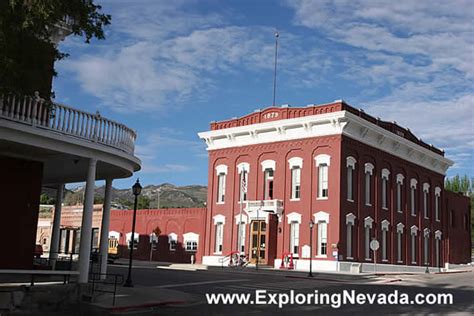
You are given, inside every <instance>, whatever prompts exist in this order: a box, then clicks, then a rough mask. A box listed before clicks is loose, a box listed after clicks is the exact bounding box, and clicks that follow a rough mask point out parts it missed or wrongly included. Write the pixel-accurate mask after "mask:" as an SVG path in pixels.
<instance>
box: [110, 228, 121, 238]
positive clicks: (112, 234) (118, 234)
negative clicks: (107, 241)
mask: <svg viewBox="0 0 474 316" xmlns="http://www.w3.org/2000/svg"><path fill="white" fill-rule="evenodd" d="M111 237H114V238H115V239H117V240H119V239H120V232H116V231H114V230H111V231H109V238H111Z"/></svg>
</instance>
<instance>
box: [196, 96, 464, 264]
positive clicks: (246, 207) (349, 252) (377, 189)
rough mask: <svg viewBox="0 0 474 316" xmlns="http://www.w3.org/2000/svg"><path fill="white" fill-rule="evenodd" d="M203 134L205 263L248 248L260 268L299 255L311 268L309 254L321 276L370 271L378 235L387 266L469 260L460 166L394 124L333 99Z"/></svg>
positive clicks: (215, 126) (297, 260)
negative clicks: (450, 184)
mask: <svg viewBox="0 0 474 316" xmlns="http://www.w3.org/2000/svg"><path fill="white" fill-rule="evenodd" d="M199 136H200V138H202V139H203V140H205V141H206V143H207V146H208V151H209V167H208V168H209V174H208V187H209V193H208V204H207V214H206V220H205V223H206V239H205V241H204V245H202V246H203V247H204V256H203V262H204V263H205V264H220V262H221V261H222V260H223V259H222V258H225V256H227V255H228V254H230V253H231V252H232V251H236V250H237V249H238V248H241V249H240V251H242V252H243V253H245V254H246V255H248V256H249V258H250V260H251V261H252V262H256V260H257V258H258V260H259V263H262V264H268V265H275V266H280V264H281V258H282V257H283V256H292V257H293V258H294V264H295V267H296V268H297V269H302V270H305V269H308V267H309V260H310V258H311V254H312V260H313V267H314V268H315V269H320V270H321V269H322V270H347V269H350V266H351V263H352V262H361V263H369V264H365V265H362V266H359V268H362V269H364V267H369V266H370V263H373V262H374V253H373V251H371V250H370V247H369V244H370V242H371V241H372V239H377V240H378V242H379V245H380V248H379V250H378V251H377V253H376V256H377V258H375V259H376V262H377V263H385V264H387V265H386V266H385V268H387V269H392V270H393V269H402V268H403V269H405V268H407V266H425V265H429V266H432V267H436V266H441V265H443V264H444V263H445V262H451V263H463V262H468V261H470V245H471V244H470V243H471V242H470V230H469V228H470V223H469V221H470V216H469V212H470V210H469V201H468V199H467V198H465V197H463V196H459V195H456V194H451V193H449V192H445V191H444V189H443V183H444V175H445V172H446V170H447V169H448V167H449V166H451V165H452V164H453V162H452V161H450V160H449V159H447V158H445V157H444V151H442V150H440V149H438V148H436V147H434V146H433V145H430V144H426V143H424V142H423V141H422V140H421V139H419V138H417V137H416V136H415V135H413V134H412V133H411V132H410V130H409V129H406V128H403V127H400V126H399V125H397V124H396V123H395V122H385V121H382V120H380V119H379V118H374V117H372V116H370V115H367V114H366V113H364V111H362V110H357V109H355V108H353V107H351V106H349V105H347V104H346V103H344V101H335V102H333V103H331V104H325V105H318V106H315V105H311V106H307V107H304V108H291V107H287V106H283V107H271V108H267V109H265V110H262V111H260V110H257V111H255V112H254V113H252V114H249V115H246V116H244V117H241V118H236V119H232V120H228V121H223V122H213V123H211V130H210V131H207V132H203V133H199ZM242 178H243V179H244V181H243V183H244V186H243V187H244V188H242V185H241V183H242ZM245 189H246V191H245ZM241 196H242V197H241ZM241 200H242V201H243V203H240V201H241ZM241 209H242V216H241V215H240V214H241V211H240V210H241ZM238 223H241V224H240V225H238ZM310 223H312V224H313V236H312V237H313V238H312V241H313V244H312V249H311V248H310ZM239 231H241V232H242V233H240V234H239ZM388 265H390V266H388ZM411 269H413V268H411Z"/></svg>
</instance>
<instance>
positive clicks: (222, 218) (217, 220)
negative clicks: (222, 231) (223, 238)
mask: <svg viewBox="0 0 474 316" xmlns="http://www.w3.org/2000/svg"><path fill="white" fill-rule="evenodd" d="M212 218H213V219H214V225H217V223H222V224H224V225H225V216H224V215H222V214H217V215H215V216H213V217H212Z"/></svg>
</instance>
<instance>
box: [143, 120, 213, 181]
mask: <svg viewBox="0 0 474 316" xmlns="http://www.w3.org/2000/svg"><path fill="white" fill-rule="evenodd" d="M139 141H140V142H139V144H137V145H136V146H135V154H136V155H137V156H138V157H140V159H141V160H142V170H141V172H142V173H145V174H154V173H165V172H167V173H170V172H178V173H183V172H187V171H190V170H192V167H191V166H190V165H188V164H182V163H175V162H173V163H168V162H163V161H162V160H163V159H169V158H170V155H169V153H170V152H171V151H179V154H178V155H177V156H178V157H179V156H181V157H186V159H187V161H189V160H191V161H192V160H193V159H194V158H202V153H203V152H205V145H204V143H202V142H199V141H192V140H187V139H183V138H182V135H181V132H180V131H179V130H176V129H173V128H167V127H164V128H159V129H156V130H150V131H148V132H145V133H143V134H141V138H140V140H139ZM164 153H166V154H164ZM191 161H189V163H191Z"/></svg>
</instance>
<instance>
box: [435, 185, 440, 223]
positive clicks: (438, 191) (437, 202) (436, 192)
mask: <svg viewBox="0 0 474 316" xmlns="http://www.w3.org/2000/svg"><path fill="white" fill-rule="evenodd" d="M440 197H441V188H440V187H436V188H435V219H436V221H440V216H439V214H440V211H439V207H440V204H439V201H440Z"/></svg>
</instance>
